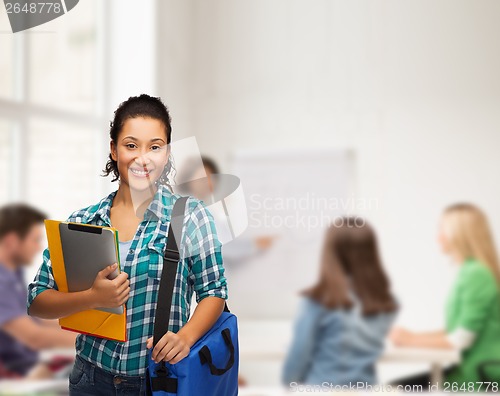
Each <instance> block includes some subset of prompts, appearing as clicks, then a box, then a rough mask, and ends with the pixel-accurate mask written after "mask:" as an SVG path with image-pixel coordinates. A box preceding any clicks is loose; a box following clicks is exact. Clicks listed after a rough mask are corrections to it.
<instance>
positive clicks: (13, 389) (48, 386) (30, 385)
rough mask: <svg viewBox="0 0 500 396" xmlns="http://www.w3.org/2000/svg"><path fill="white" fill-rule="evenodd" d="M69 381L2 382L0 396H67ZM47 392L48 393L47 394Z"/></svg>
mask: <svg viewBox="0 0 500 396" xmlns="http://www.w3.org/2000/svg"><path fill="white" fill-rule="evenodd" d="M68 386H69V385H68V380H67V379H62V380H40V381H25V380H0V396H4V395H5V396H7V395H8V396H14V395H37V394H39V393H42V392H43V394H49V395H67V394H68ZM45 392H47V393H45Z"/></svg>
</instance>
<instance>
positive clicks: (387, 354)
mask: <svg viewBox="0 0 500 396" xmlns="http://www.w3.org/2000/svg"><path fill="white" fill-rule="evenodd" d="M380 361H381V362H383V363H430V365H431V382H433V383H439V384H442V383H443V370H444V369H445V368H446V367H448V366H451V365H452V364H457V363H460V351H458V350H456V349H436V348H434V349H431V348H407V347H396V346H394V345H392V344H390V343H388V344H387V345H386V349H385V351H384V354H383V355H382V357H381V359H380Z"/></svg>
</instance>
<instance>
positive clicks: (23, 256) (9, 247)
mask: <svg viewBox="0 0 500 396" xmlns="http://www.w3.org/2000/svg"><path fill="white" fill-rule="evenodd" d="M44 219H45V214H43V213H41V212H39V211H38V210H36V209H34V208H32V207H30V206H28V205H25V204H20V203H16V204H9V205H6V206H4V207H2V208H0V366H2V367H3V370H4V371H5V373H6V374H5V375H11V376H25V375H28V373H29V375H30V376H31V377H36V376H37V375H38V374H40V375H42V373H44V374H45V373H46V374H49V373H48V372H47V370H44V367H43V365H37V362H38V352H39V351H40V350H42V349H46V348H54V347H66V348H70V347H74V345H75V338H76V335H75V334H73V333H70V332H67V331H65V330H61V329H60V328H59V326H57V323H56V322H53V323H52V321H42V320H35V319H33V318H31V317H29V316H28V313H27V311H26V300H27V298H28V290H27V286H26V283H25V281H24V267H25V266H27V265H28V264H31V263H32V262H33V259H34V257H35V256H36V255H37V254H38V253H39V252H40V251H41V249H42V240H43V226H42V224H43V220H44Z"/></svg>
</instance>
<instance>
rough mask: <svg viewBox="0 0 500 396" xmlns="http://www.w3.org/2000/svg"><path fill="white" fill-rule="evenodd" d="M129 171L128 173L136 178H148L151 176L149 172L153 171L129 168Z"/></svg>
mask: <svg viewBox="0 0 500 396" xmlns="http://www.w3.org/2000/svg"><path fill="white" fill-rule="evenodd" d="M129 169H130V173H131V174H132V175H134V176H136V177H141V178H142V177H149V175H150V174H151V172H152V171H153V169H149V170H146V168H144V169H138V168H129Z"/></svg>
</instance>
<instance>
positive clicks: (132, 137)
mask: <svg viewBox="0 0 500 396" xmlns="http://www.w3.org/2000/svg"><path fill="white" fill-rule="evenodd" d="M125 139H131V140H135V141H138V140H139V139H137V138H136V137H134V136H125V137H124V138H123V139H122V140H125ZM158 140H160V141H162V142H165V141H164V140H163V139H162V138H159V137H157V138H153V139H151V140H150V141H151V142H156V141H158Z"/></svg>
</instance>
